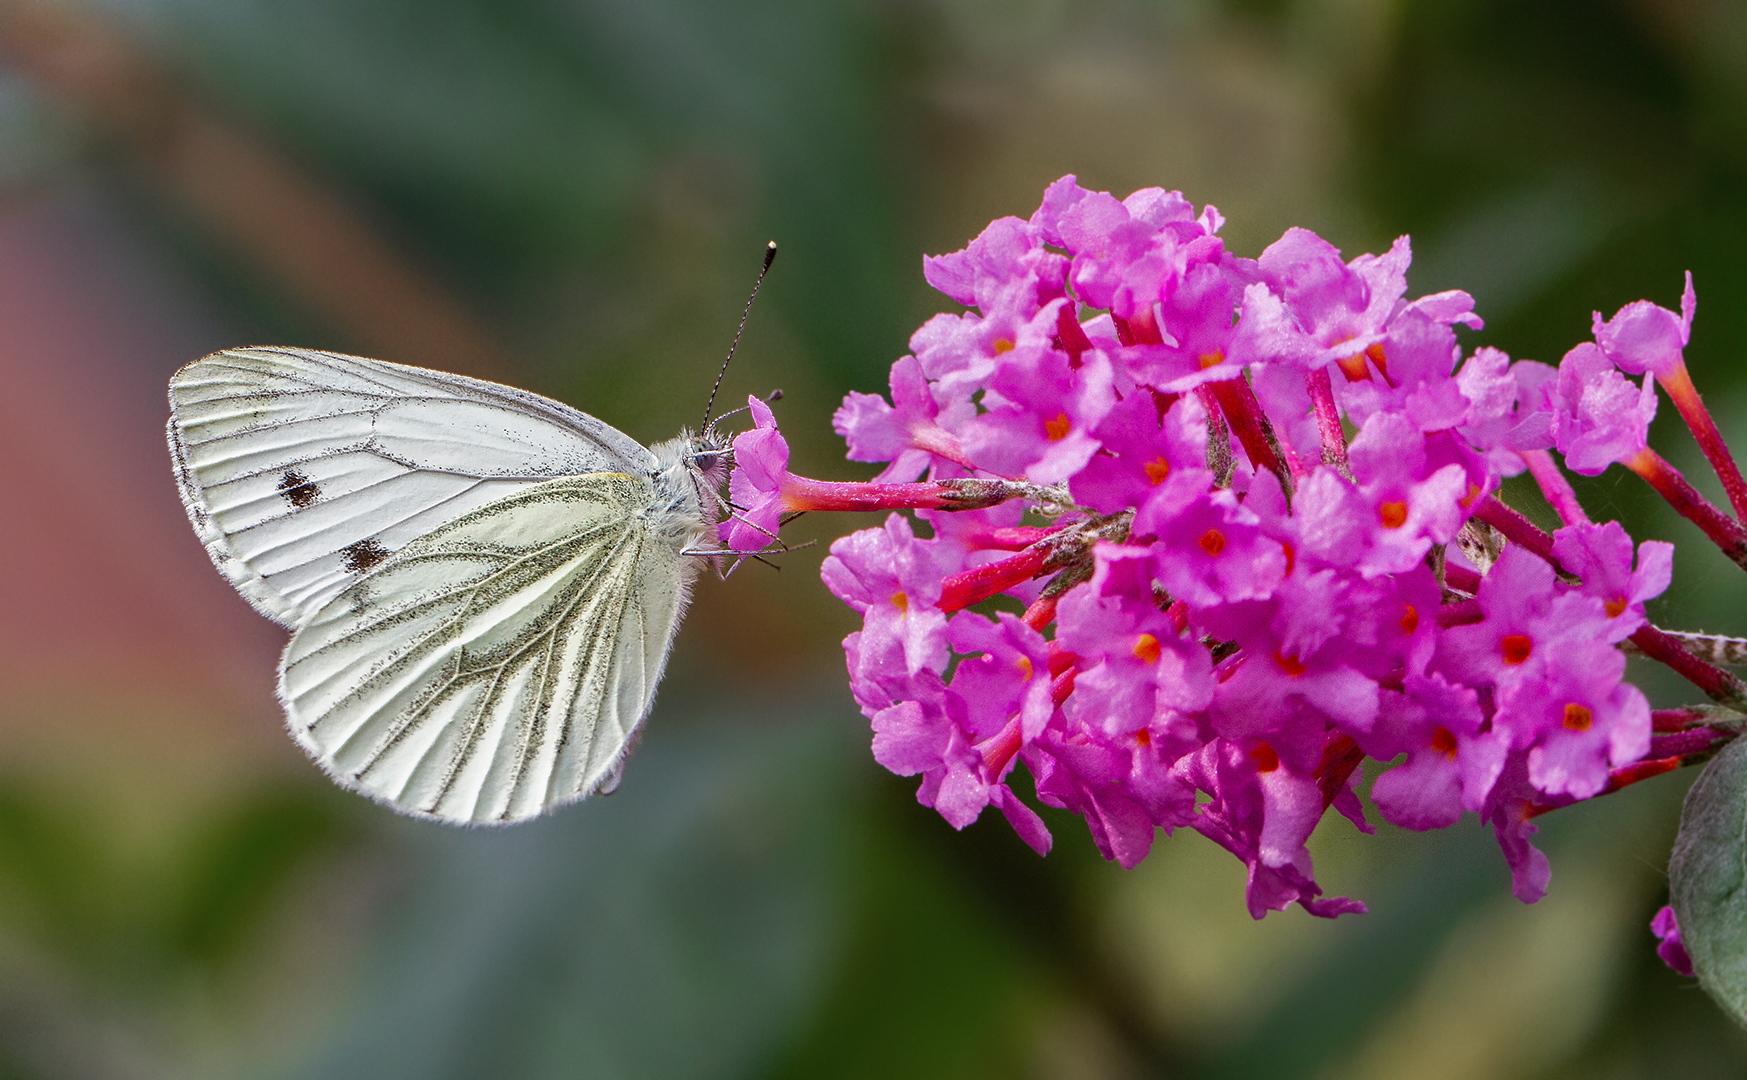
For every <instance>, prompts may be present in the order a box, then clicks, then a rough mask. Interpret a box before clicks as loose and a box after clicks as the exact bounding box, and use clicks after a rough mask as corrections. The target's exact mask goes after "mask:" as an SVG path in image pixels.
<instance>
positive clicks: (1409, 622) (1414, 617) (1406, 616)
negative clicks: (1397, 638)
mask: <svg viewBox="0 0 1747 1080" xmlns="http://www.w3.org/2000/svg"><path fill="white" fill-rule="evenodd" d="M1418 629H1419V609H1418V608H1416V607H1414V606H1413V605H1412V604H1403V605H1401V632H1402V633H1404V634H1409V635H1411V634H1412V633H1413V632H1414V631H1415V630H1418Z"/></svg>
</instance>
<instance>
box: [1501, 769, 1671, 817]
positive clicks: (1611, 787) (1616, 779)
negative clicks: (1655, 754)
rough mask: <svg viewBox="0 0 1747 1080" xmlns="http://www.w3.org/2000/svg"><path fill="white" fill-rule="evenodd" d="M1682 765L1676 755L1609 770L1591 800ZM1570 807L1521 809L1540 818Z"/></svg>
mask: <svg viewBox="0 0 1747 1080" xmlns="http://www.w3.org/2000/svg"><path fill="white" fill-rule="evenodd" d="M1684 764H1686V758H1685V757H1683V756H1678V755H1677V756H1675V757H1665V758H1649V759H1646V760H1644V761H1634V762H1632V763H1631V764H1630V765H1622V766H1620V767H1619V768H1617V769H1610V770H1609V771H1608V774H1607V786H1606V787H1604V788H1602V789H1601V790H1600V791H1598V792H1596V793H1595V796H1592V798H1593V797H1597V796H1601V795H1612V794H1613V793H1614V792H1616V791H1618V790H1620V789H1621V788H1627V787H1631V786H1632V785H1633V784H1636V783H1637V782H1638V781H1640V780H1648V779H1650V778H1651V777H1652V776H1661V775H1662V774H1663V773H1665V772H1673V771H1674V770H1675V769H1678V768H1680V767H1681V766H1682V765H1684ZM1570 805H1572V803H1569V802H1561V803H1530V804H1528V805H1527V806H1526V807H1524V808H1523V817H1525V818H1533V817H1540V816H1541V815H1542V814H1545V813H1547V812H1548V811H1550V810H1557V809H1559V808H1560V807H1562V806H1570Z"/></svg>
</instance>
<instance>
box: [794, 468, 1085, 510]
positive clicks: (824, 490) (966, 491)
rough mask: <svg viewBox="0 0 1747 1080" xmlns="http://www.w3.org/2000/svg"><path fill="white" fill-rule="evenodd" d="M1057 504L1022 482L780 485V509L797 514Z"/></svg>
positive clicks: (803, 480)
mask: <svg viewBox="0 0 1747 1080" xmlns="http://www.w3.org/2000/svg"><path fill="white" fill-rule="evenodd" d="M1022 498H1023V499H1033V500H1037V501H1039V502H1056V503H1059V502H1060V501H1061V498H1060V496H1059V493H1058V492H1056V491H1055V490H1053V489H1047V488H1043V487H1040V486H1038V485H1037V484H1028V483H1025V482H1024V481H1022V480H996V479H985V478H981V477H975V478H971V479H961V480H924V481H921V482H919V483H914V484H875V483H861V482H857V481H838V480H812V479H809V478H808V477H805V476H796V475H794V474H793V473H790V474H789V475H787V476H786V477H784V479H783V486H782V500H783V509H784V510H789V511H801V510H835V511H856V510H983V509H986V508H988V507H991V506H998V505H1000V504H1001V503H1004V502H1006V501H1007V500H1008V499H1022Z"/></svg>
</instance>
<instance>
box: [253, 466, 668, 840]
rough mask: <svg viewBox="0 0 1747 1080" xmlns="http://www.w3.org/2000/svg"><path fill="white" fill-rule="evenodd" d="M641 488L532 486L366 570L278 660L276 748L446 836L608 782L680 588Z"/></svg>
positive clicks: (611, 477)
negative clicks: (459, 825)
mask: <svg viewBox="0 0 1747 1080" xmlns="http://www.w3.org/2000/svg"><path fill="white" fill-rule="evenodd" d="M652 501H653V489H652V488H651V485H650V482H649V481H648V480H647V479H646V478H644V477H637V476H628V475H624V474H613V473H597V474H593V475H585V476H570V477H563V478H560V479H556V480H550V481H545V482H542V483H538V484H535V485H533V486H530V487H527V488H525V489H523V490H520V491H517V492H515V493H513V494H511V495H508V496H506V497H504V498H501V499H498V500H497V501H495V502H492V503H490V504H488V505H486V506H483V507H479V508H476V509H473V510H470V511H468V512H467V513H465V514H463V515H462V516H460V517H458V518H456V519H454V520H452V521H450V522H449V523H447V524H445V525H443V526H441V527H439V528H438V529H436V530H434V531H433V532H431V533H429V534H428V535H426V536H423V537H420V538H418V539H416V540H413V541H411V542H410V543H408V544H407V545H405V546H404V547H402V548H401V549H400V550H399V551H397V552H395V553H393V554H391V555H388V556H387V557H385V558H384V559H383V560H382V562H381V563H380V565H379V566H377V567H376V568H374V569H373V570H371V571H370V572H369V573H367V574H365V575H364V576H363V577H361V578H360V579H358V580H357V581H356V582H355V583H354V584H352V585H351V586H349V587H347V588H345V589H343V590H342V591H340V592H339V593H338V594H337V595H335V596H333V597H332V598H331V599H330V600H329V601H328V602H327V604H326V605H325V606H323V607H322V608H321V609H320V610H318V611H315V612H313V613H312V614H311V615H310V616H309V617H308V619H307V620H306V621H305V622H304V624H303V625H302V626H301V627H300V628H299V630H298V631H297V633H296V634H295V636H293V638H292V640H291V643H290V644H289V645H288V646H287V647H286V651H285V656H284V659H283V661H282V663H281V665H280V694H281V697H282V698H283V700H284V703H285V707H286V711H287V714H288V716H289V718H290V724H291V729H292V734H293V735H294V736H295V737H296V738H297V740H298V741H299V742H300V743H301V744H303V746H304V747H305V749H307V750H308V751H309V752H310V754H311V755H312V756H314V757H315V758H316V759H317V761H319V762H320V763H321V764H322V765H323V766H324V767H325V768H327V769H328V770H329V771H330V772H331V773H332V774H333V775H334V777H335V778H336V779H338V780H339V781H340V782H341V783H342V784H345V785H346V786H348V787H351V788H354V789H357V790H360V791H363V792H364V793H366V794H368V795H371V796H372V797H374V798H377V799H380V800H382V801H384V802H387V803H390V804H392V805H393V806H395V807H396V808H397V809H400V810H403V811H406V812H409V813H415V814H423V815H429V816H433V817H437V818H441V819H443V820H447V821H452V822H480V823H485V822H511V821H519V820H522V819H525V818H528V817H532V816H534V815H535V814H538V813H540V812H541V811H543V810H545V809H547V808H549V807H551V806H553V805H555V804H558V803H563V802H568V801H570V800H573V799H576V798H580V797H582V796H584V795H587V794H589V793H590V792H592V791H594V790H596V789H597V788H599V787H601V786H603V785H605V786H608V787H610V786H611V783H612V782H613V780H614V779H616V769H617V767H618V766H619V764H620V762H621V761H622V759H623V756H624V754H625V752H626V751H627V749H628V748H629V745H630V742H631V738H632V736H633V734H634V733H635V731H636V728H637V726H638V724H639V723H640V722H641V721H642V719H643V717H644V715H645V713H647V712H648V709H649V705H650V702H651V700H652V699H653V697H654V692H655V686H656V683H657V682H658V681H659V680H660V677H661V669H662V666H663V664H664V663H665V662H666V656H667V650H668V646H669V644H670V643H671V641H672V639H673V634H674V630H675V629H676V627H677V625H678V622H679V616H680V614H681V612H682V610H683V608H684V605H685V601H686V592H687V588H688V586H689V584H690V580H691V574H692V571H691V567H690V565H689V561H688V560H687V559H685V558H684V557H683V556H680V555H679V554H677V553H676V552H675V550H674V548H673V547H672V546H671V544H669V543H667V542H665V541H663V540H662V539H661V538H660V537H659V536H657V535H656V533H655V530H654V528H653V524H652V522H651V520H650V518H649V515H648V510H649V507H650V505H651V503H652Z"/></svg>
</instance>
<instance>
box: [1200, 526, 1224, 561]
mask: <svg viewBox="0 0 1747 1080" xmlns="http://www.w3.org/2000/svg"><path fill="white" fill-rule="evenodd" d="M1200 544H1201V550H1202V551H1205V552H1207V554H1209V555H1218V554H1219V553H1220V552H1222V551H1224V550H1225V534H1224V533H1222V532H1220V531H1219V530H1218V529H1208V530H1207V531H1206V532H1204V533H1202V534H1201V540H1200Z"/></svg>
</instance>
